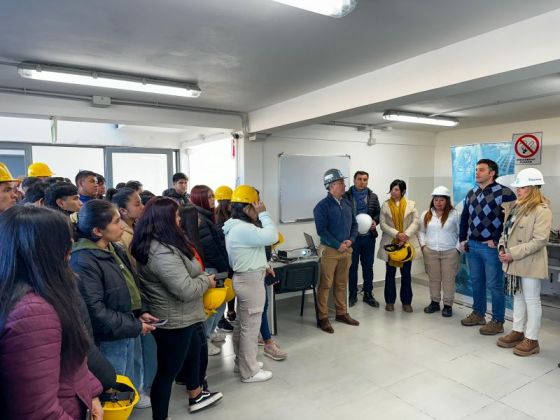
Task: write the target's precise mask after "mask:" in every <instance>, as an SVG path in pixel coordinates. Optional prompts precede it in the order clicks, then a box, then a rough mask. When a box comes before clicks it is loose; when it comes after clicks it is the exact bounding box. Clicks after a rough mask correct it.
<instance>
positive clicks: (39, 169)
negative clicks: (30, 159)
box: [27, 162, 54, 177]
mask: <svg viewBox="0 0 560 420" xmlns="http://www.w3.org/2000/svg"><path fill="white" fill-rule="evenodd" d="M53 175H54V172H53V171H51V168H49V165H47V164H46V163H43V162H35V163H32V164H31V165H29V168H27V176H34V177H44V176H53Z"/></svg>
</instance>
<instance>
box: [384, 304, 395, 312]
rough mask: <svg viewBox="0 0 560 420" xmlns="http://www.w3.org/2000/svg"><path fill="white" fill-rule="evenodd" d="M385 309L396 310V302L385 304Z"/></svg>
mask: <svg viewBox="0 0 560 420" xmlns="http://www.w3.org/2000/svg"><path fill="white" fill-rule="evenodd" d="M385 310H386V311H387V312H394V311H395V304H394V303H388V304H386V305H385Z"/></svg>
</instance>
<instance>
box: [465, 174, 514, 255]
mask: <svg viewBox="0 0 560 420" xmlns="http://www.w3.org/2000/svg"><path fill="white" fill-rule="evenodd" d="M515 199H516V197H515V194H514V193H513V191H512V190H510V189H509V188H508V187H504V186H502V185H500V184H497V183H496V182H493V183H492V184H490V185H488V186H487V187H486V188H484V189H482V188H480V187H475V188H473V189H472V190H470V191H469V192H468V194H467V196H466V197H465V201H464V202H463V213H462V214H461V228H460V231H459V240H460V241H465V240H467V239H472V240H474V241H480V242H483V241H488V240H490V239H492V240H493V241H494V242H495V243H496V244H497V243H498V241H499V240H500V236H501V235H502V230H503V224H504V210H503V209H502V203H507V202H508V201H514V200H515Z"/></svg>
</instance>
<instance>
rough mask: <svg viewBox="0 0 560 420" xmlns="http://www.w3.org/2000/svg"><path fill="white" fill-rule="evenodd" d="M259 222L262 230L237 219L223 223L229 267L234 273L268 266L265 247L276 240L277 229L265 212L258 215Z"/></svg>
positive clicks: (262, 268)
mask: <svg viewBox="0 0 560 420" xmlns="http://www.w3.org/2000/svg"><path fill="white" fill-rule="evenodd" d="M259 220H260V221H261V223H262V226H263V227H262V228H259V227H257V226H255V225H253V224H252V223H248V222H245V221H243V220H239V219H229V220H227V221H226V222H225V223H224V227H223V230H224V233H225V236H226V249H227V253H228V258H229V265H230V266H231V267H232V269H233V271H235V272H238V273H245V272H248V271H262V270H265V269H266V267H267V265H268V262H267V259H266V252H265V246H268V245H272V244H274V243H275V242H276V241H277V240H278V229H277V228H276V226H275V224H274V222H273V221H272V218H271V217H270V215H269V214H268V212H266V211H264V212H262V213H259Z"/></svg>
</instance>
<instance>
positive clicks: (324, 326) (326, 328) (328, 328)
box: [319, 318, 334, 334]
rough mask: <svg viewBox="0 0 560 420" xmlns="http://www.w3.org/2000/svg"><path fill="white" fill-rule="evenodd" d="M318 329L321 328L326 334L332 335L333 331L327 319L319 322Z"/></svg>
mask: <svg viewBox="0 0 560 420" xmlns="http://www.w3.org/2000/svg"><path fill="white" fill-rule="evenodd" d="M319 328H321V329H322V330H323V331H325V332H326V333H329V334H332V333H334V329H333V327H332V326H331V323H330V322H329V319H328V318H323V319H320V320H319Z"/></svg>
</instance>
